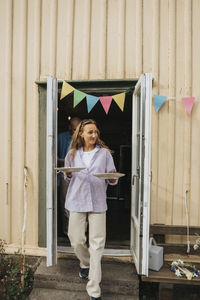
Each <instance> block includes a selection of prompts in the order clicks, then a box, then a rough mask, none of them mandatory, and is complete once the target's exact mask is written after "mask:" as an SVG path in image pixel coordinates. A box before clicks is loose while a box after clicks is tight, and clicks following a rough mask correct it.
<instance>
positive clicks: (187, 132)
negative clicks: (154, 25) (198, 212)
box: [183, 0, 192, 224]
mask: <svg viewBox="0 0 200 300" xmlns="http://www.w3.org/2000/svg"><path fill="white" fill-rule="evenodd" d="M191 12H192V2H191V0H189V1H188V0H187V1H186V0H185V3H184V19H185V20H184V26H185V27H184V43H185V45H184V46H185V47H184V48H185V51H184V52H185V53H184V55H185V59H184V60H185V65H184V67H185V68H184V74H185V79H184V81H185V82H184V96H186V97H187V96H191V95H192V77H191V76H192V14H191ZM191 120H192V116H188V114H187V112H186V111H185V115H184V184H183V194H184V195H185V192H186V190H187V191H188V192H189V193H188V197H187V198H188V206H189V207H190V201H191V197H190V196H191V147H192V145H191V142H192V140H191ZM185 206H186V205H185V203H184V205H183V224H186V207H185Z"/></svg>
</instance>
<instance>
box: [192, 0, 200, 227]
mask: <svg viewBox="0 0 200 300" xmlns="http://www.w3.org/2000/svg"><path fill="white" fill-rule="evenodd" d="M199 20H200V1H199V0H194V1H193V2H192V36H193V40H192V57H193V61H192V95H193V96H195V97H196V101H195V104H194V106H193V110H192V124H191V126H192V130H191V145H192V149H191V192H190V197H191V199H190V208H189V209H190V224H191V225H200V205H199V198H200V184H199V178H200V155H199V153H200V142H199V138H198V137H199V136H200V100H199V99H200V85H199V76H198V75H197V74H199V73H200V56H199V50H198V49H199V48H200V36H199V26H200V24H199V22H200V21H199Z"/></svg>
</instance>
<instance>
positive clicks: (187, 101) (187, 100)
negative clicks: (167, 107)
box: [181, 97, 195, 115]
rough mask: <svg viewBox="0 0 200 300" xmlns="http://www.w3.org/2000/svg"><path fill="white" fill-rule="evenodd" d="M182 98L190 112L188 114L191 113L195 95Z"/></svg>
mask: <svg viewBox="0 0 200 300" xmlns="http://www.w3.org/2000/svg"><path fill="white" fill-rule="evenodd" d="M181 100H182V102H183V105H184V106H185V109H186V110H187V112H188V115H190V114H191V111H192V107H193V105H194V101H195V97H187V98H182V99H181Z"/></svg>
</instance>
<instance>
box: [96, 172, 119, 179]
mask: <svg viewBox="0 0 200 300" xmlns="http://www.w3.org/2000/svg"><path fill="white" fill-rule="evenodd" d="M93 175H94V176H96V177H98V178H100V179H118V178H120V177H123V176H125V174H123V173H96V174H93Z"/></svg>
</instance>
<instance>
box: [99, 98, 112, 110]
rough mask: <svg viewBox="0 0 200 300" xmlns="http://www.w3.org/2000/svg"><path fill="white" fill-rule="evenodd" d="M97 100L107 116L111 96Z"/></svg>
mask: <svg viewBox="0 0 200 300" xmlns="http://www.w3.org/2000/svg"><path fill="white" fill-rule="evenodd" d="M99 99H100V101H101V104H102V106H103V109H104V110H105V112H106V114H108V111H109V108H110V105H111V102H112V96H105V97H99Z"/></svg>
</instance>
